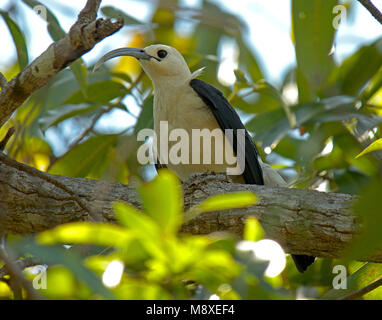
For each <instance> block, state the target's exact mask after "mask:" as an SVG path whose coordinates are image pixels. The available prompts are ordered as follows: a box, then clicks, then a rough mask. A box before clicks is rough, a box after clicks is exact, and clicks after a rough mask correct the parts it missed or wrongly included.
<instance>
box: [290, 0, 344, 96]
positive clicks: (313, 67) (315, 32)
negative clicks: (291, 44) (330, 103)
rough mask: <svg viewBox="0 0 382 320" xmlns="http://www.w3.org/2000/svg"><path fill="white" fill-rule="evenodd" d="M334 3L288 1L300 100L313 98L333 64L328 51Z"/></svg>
mask: <svg viewBox="0 0 382 320" xmlns="http://www.w3.org/2000/svg"><path fill="white" fill-rule="evenodd" d="M337 4H338V0H326V1H322V0H309V1H306V0H293V1H292V19H293V21H292V30H293V36H294V41H295V50H296V59H297V65H298V73H297V84H298V89H299V101H300V102H305V101H312V100H314V98H315V97H316V96H317V93H318V91H319V88H320V87H321V86H322V85H323V84H324V83H325V81H326V80H327V78H328V76H329V74H330V72H331V71H332V69H333V67H334V60H333V56H332V55H329V53H330V51H331V48H332V45H333V40H334V35H335V28H334V27H333V19H334V18H335V16H334V14H333V8H334V7H335V6H336V5H337Z"/></svg>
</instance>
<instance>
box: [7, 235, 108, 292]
mask: <svg viewBox="0 0 382 320" xmlns="http://www.w3.org/2000/svg"><path fill="white" fill-rule="evenodd" d="M11 246H12V248H14V249H16V250H15V251H17V252H18V253H19V254H20V255H26V254H31V255H33V256H34V257H36V259H38V260H39V261H43V262H44V263H46V264H50V265H57V264H62V265H63V266H65V267H66V268H68V269H69V270H70V271H71V272H72V273H73V275H74V276H75V277H76V278H77V280H78V281H81V282H83V283H85V284H86V285H87V286H88V287H89V288H90V289H91V290H92V292H94V294H96V295H100V296H101V297H104V298H105V299H115V297H114V295H113V293H112V292H111V291H110V290H109V289H107V288H106V287H105V286H104V285H103V284H102V282H101V279H100V278H99V277H98V276H97V275H95V274H94V273H93V272H92V271H90V270H89V269H88V268H86V267H85V266H84V265H83V264H82V262H81V260H80V258H79V257H77V256H75V255H73V254H71V253H70V252H69V251H68V250H67V249H65V248H63V247H62V246H44V245H39V244H37V243H35V242H34V241H32V240H31V239H28V238H25V240H22V241H19V242H17V243H13V244H12V245H11Z"/></svg>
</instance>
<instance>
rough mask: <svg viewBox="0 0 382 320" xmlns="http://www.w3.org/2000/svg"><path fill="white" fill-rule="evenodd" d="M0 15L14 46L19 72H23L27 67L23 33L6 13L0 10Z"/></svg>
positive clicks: (26, 52)
mask: <svg viewBox="0 0 382 320" xmlns="http://www.w3.org/2000/svg"><path fill="white" fill-rule="evenodd" d="M0 14H1V16H2V17H3V19H4V22H5V23H6V25H7V27H8V29H9V32H10V33H11V35H12V38H13V42H14V43H15V46H16V52H17V59H18V62H19V67H20V70H23V69H24V68H25V67H26V66H27V65H28V63H29V62H28V49H27V45H26V42H25V38H24V35H23V33H22V32H21V30H20V28H19V26H18V25H17V24H16V22H15V21H14V20H13V19H12V18H11V17H10V16H9V15H8V13H7V12H5V11H2V10H0Z"/></svg>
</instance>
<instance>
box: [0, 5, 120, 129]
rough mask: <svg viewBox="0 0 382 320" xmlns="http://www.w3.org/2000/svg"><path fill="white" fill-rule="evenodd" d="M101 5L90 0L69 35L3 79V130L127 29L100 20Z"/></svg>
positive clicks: (0, 108) (0, 99) (0, 107)
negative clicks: (36, 95) (77, 63)
mask: <svg viewBox="0 0 382 320" xmlns="http://www.w3.org/2000/svg"><path fill="white" fill-rule="evenodd" d="M100 2H101V1H100V0H88V1H87V3H86V6H85V8H84V9H83V10H82V11H81V12H80V14H79V15H78V19H77V21H76V23H75V24H74V25H73V26H72V27H71V29H70V31H69V33H68V34H67V35H66V36H65V37H64V38H62V39H61V40H59V41H57V42H54V43H52V44H51V45H50V46H49V47H48V48H47V49H46V50H45V51H44V52H43V53H42V54H41V55H40V56H39V57H37V58H36V59H35V60H34V61H33V62H32V63H31V64H29V65H28V66H27V67H26V68H25V69H24V70H22V71H21V72H20V73H19V74H18V75H17V76H15V77H14V78H13V79H12V80H11V81H9V82H8V83H6V82H4V79H2V78H1V76H0V84H1V85H2V86H3V88H2V90H1V91H0V127H1V126H2V125H3V124H4V123H5V122H6V121H7V120H8V119H9V117H10V116H11V115H12V113H13V112H14V111H15V110H16V109H17V108H18V107H19V106H20V105H21V104H22V103H23V102H24V101H25V100H26V99H27V98H28V97H29V96H30V95H31V94H32V93H33V92H34V91H36V90H37V89H39V88H41V87H42V86H44V85H45V84H46V83H47V82H48V80H49V79H51V78H52V77H53V76H54V75H56V74H57V73H58V72H60V71H61V70H62V69H64V68H65V67H66V66H68V65H69V64H70V63H71V62H73V61H74V60H76V59H78V58H79V57H81V56H82V55H83V54H85V53H86V52H88V51H89V50H91V49H92V48H93V47H94V46H95V45H96V44H97V43H98V42H100V41H101V40H102V39H104V38H105V37H107V36H110V35H112V34H113V33H115V32H116V31H118V30H119V29H120V28H121V27H122V26H123V21H122V20H118V21H116V22H111V21H110V20H109V19H106V20H104V19H97V20H96V17H97V11H98V8H99V5H100Z"/></svg>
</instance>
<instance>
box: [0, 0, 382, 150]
mask: <svg viewBox="0 0 382 320" xmlns="http://www.w3.org/2000/svg"><path fill="white" fill-rule="evenodd" d="M152 1H155V0H103V1H102V6H105V5H114V6H116V7H117V8H119V9H121V10H124V11H126V12H127V13H129V14H130V15H132V16H134V17H135V18H137V19H139V20H141V21H145V20H147V18H148V17H149V16H150V14H151V12H150V8H151V5H150V3H151V2H152ZM212 1H213V2H215V3H216V4H218V5H220V6H221V7H223V8H225V9H226V10H227V11H230V12H233V13H235V14H237V15H238V16H239V17H240V18H241V19H242V20H243V21H244V22H245V23H246V24H247V26H248V33H247V35H246V38H247V40H248V43H250V46H251V47H252V48H253V49H255V50H256V52H257V54H258V57H259V58H260V61H261V63H262V65H263V67H264V71H265V77H266V80H267V81H269V82H271V83H272V84H273V85H276V86H277V85H278V84H280V82H281V79H282V77H283V75H284V74H285V72H286V71H287V70H288V69H289V68H290V67H291V66H293V65H294V64H295V52H294V48H293V43H292V41H291V19H290V14H291V1H290V0H235V1H234V4H235V5H232V3H233V2H232V0H212ZM16 2H21V0H0V10H5V9H6V8H8V7H9V5H10V4H12V3H16ZM354 2H355V8H354V9H355V10H354V11H353V12H351V13H348V14H347V16H346V19H344V21H341V23H340V25H339V29H338V33H337V36H336V41H335V51H334V58H335V59H336V60H337V61H342V60H343V59H345V58H346V57H347V56H349V55H350V54H351V53H352V52H354V51H355V50H356V49H357V48H359V47H360V46H362V45H365V44H368V43H370V42H372V41H374V40H375V39H376V38H377V37H380V36H382V27H381V25H380V24H379V23H378V22H377V21H376V20H374V18H373V17H372V16H371V15H370V13H369V12H368V11H367V10H366V9H365V8H363V7H362V6H361V5H360V4H359V3H358V2H357V1H354ZM373 2H374V4H375V5H376V6H377V7H379V8H381V9H382V0H373ZM44 3H46V4H47V5H49V4H51V6H50V8H51V9H52V10H53V11H54V12H55V13H56V15H57V17H58V19H59V21H60V23H61V25H62V27H63V28H64V29H65V30H68V29H69V28H70V26H71V25H72V24H73V23H74V21H75V19H76V16H77V14H78V12H79V11H80V10H81V9H82V8H83V6H84V4H85V3H86V0H65V1H61V0H50V1H45V2H44ZM62 3H65V5H64V6H63V5H62ZM182 4H183V5H185V6H192V7H198V6H200V4H201V0H183V3H182ZM68 5H69V6H68ZM23 6H24V5H23ZM24 8H25V10H22V12H21V14H20V16H19V21H18V22H19V23H21V24H23V23H25V22H26V21H27V24H25V25H26V26H33V28H32V29H28V28H25V30H26V32H27V39H28V40H29V42H28V44H27V45H28V48H29V54H30V59H31V60H32V59H34V58H36V57H37V56H38V55H39V54H41V52H43V51H44V50H45V49H46V48H47V47H48V46H49V44H50V43H51V42H52V40H51V39H50V37H49V35H48V33H47V31H46V23H45V21H44V20H43V19H41V18H40V17H38V16H37V14H35V13H34V12H33V11H32V10H29V9H27V7H26V6H24ZM333 16H335V15H333ZM178 27H179V28H183V27H184V28H187V24H186V23H183V24H182V23H181V24H180V25H179V26H178ZM264 30H266V32H264ZM131 31H133V29H132V28H131V27H126V28H124V29H123V30H122V31H120V32H118V33H116V34H115V35H113V36H111V37H109V38H107V39H105V40H103V41H102V42H101V43H99V44H97V46H96V47H95V48H94V49H93V50H91V51H90V52H89V53H87V54H86V55H84V57H83V58H84V60H85V62H87V63H88V64H91V63H94V62H95V61H96V60H98V59H99V58H100V57H101V56H102V55H103V54H104V53H106V52H107V51H108V50H112V49H115V48H117V47H120V46H122V45H123V44H125V43H126V42H127V41H128V38H129V35H131ZM0 43H1V47H0V53H1V54H0V71H2V70H3V69H6V68H7V65H9V64H10V63H11V61H12V59H14V57H15V56H16V51H15V47H14V44H13V41H12V39H11V37H10V35H9V32H8V30H7V27H6V25H5V23H4V21H3V20H2V19H0ZM223 49H224V50H221V51H222V53H221V56H220V58H222V59H225V60H224V61H225V63H224V64H222V69H224V70H221V71H222V72H220V73H219V75H218V76H219V80H222V81H224V80H227V81H228V82H229V81H230V78H231V80H232V76H233V69H234V68H235V63H234V55H235V50H234V48H232V47H230V46H229V45H228V46H225V47H224V48H223ZM223 66H224V68H223ZM126 103H129V106H130V105H131V107H132V111H133V112H135V113H137V114H138V113H139V110H140V109H139V108H138V107H137V106H134V104H135V101H134V100H133V99H131V100H128V101H126ZM133 121H134V118H132V117H131V116H129V115H127V114H126V113H124V112H122V111H115V112H113V113H111V114H109V115H105V116H104V117H103V118H102V121H100V123H101V124H100V125H102V126H105V127H108V128H111V129H113V128H114V129H115V130H116V131H119V130H121V129H122V128H124V127H126V126H128V125H131V124H132V122H133ZM55 145H57V143H56V144H55Z"/></svg>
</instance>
